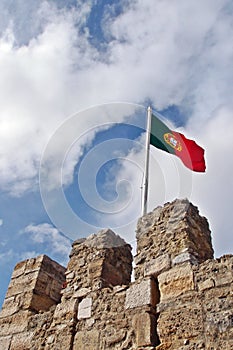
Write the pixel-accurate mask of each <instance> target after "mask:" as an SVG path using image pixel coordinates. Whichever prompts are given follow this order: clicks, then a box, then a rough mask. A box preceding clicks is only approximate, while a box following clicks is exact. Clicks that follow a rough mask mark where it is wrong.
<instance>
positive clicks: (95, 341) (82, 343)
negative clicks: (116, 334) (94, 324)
mask: <svg viewBox="0 0 233 350" xmlns="http://www.w3.org/2000/svg"><path fill="white" fill-rule="evenodd" d="M99 342H100V334H99V332H98V331H97V330H91V331H82V332H77V333H76V335H75V339H74V347H73V350H87V349H88V350H100V349H101V348H100V346H99Z"/></svg>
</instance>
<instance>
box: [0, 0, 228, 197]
mask: <svg viewBox="0 0 233 350" xmlns="http://www.w3.org/2000/svg"><path fill="white" fill-rule="evenodd" d="M227 5H229V1H227V0H224V1H222V0H221V1H220V0H218V1H215V2H213V1H211V0H205V1H202V3H201V4H199V3H197V2H196V1H194V0H193V1H189V3H188V4H187V2H186V1H184V0H182V1H173V2H170V1H167V0H166V1H163V2H161V1H153V2H151V1H149V0H145V1H143V2H142V1H139V0H138V1H135V2H133V3H132V4H130V5H128V7H127V3H125V10H124V13H122V14H121V15H120V16H119V17H112V16H111V15H110V14H109V16H106V18H107V20H106V22H105V26H104V28H105V31H108V32H109V33H110V37H112V41H110V42H109V44H108V45H107V47H106V50H105V52H104V53H103V52H98V51H97V49H95V48H93V46H92V45H91V44H90V43H89V40H88V30H86V31H85V30H84V31H81V30H79V29H80V28H83V26H84V25H85V21H86V19H87V18H88V15H89V13H90V11H91V2H90V3H89V2H88V3H85V4H84V3H82V2H79V6H78V9H77V10H76V11H74V10H72V11H68V10H57V8H56V6H55V5H54V3H53V4H51V3H50V4H49V3H48V2H46V1H44V2H42V4H41V6H40V7H39V12H38V9H37V12H35V13H37V15H38V21H39V22H40V21H41V26H40V31H39V33H38V32H37V31H36V30H35V32H34V35H36V36H35V37H34V38H31V40H30V41H29V43H28V45H22V46H15V40H16V39H15V36H14V33H13V32H10V31H9V30H8V34H5V36H4V35H3V36H2V38H1V41H0V51H1V62H0V74H1V82H0V92H1V94H0V96H1V98H0V102H1V104H0V105H1V108H0V115H1V124H0V125H1V128H0V138H1V143H2V145H3V147H1V150H2V151H1V154H0V165H1V169H2V171H1V176H0V184H1V187H2V188H5V189H7V190H9V191H10V192H12V193H13V194H18V195H20V194H22V193H23V192H24V191H26V190H28V189H33V188H34V186H35V185H36V183H37V181H36V180H37V176H38V167H39V162H40V157H41V154H42V151H43V149H44V147H45V145H46V143H47V142H48V140H49V137H50V136H51V134H52V133H53V132H54V131H55V129H56V128H57V127H58V126H59V124H60V123H61V122H62V121H64V120H65V119H66V118H67V117H68V116H69V115H70V114H72V113H74V112H77V111H78V110H80V109H82V108H86V107H89V106H91V105H93V104H100V103H103V102H109V101H118V100H124V101H131V102H143V101H144V100H145V99H147V98H148V97H149V98H151V99H152V100H153V102H154V104H155V106H156V107H158V108H165V107H167V106H168V105H170V104H177V105H181V107H182V109H183V110H187V111H189V116H190V115H191V113H192V115H193V116H195V118H200V119H202V120H203V119H208V118H209V117H211V113H212V111H214V110H215V109H216V108H218V106H219V105H220V104H222V103H226V104H227V103H228V101H229V100H230V99H231V93H230V89H229V88H228V87H229V86H230V85H231V82H232V74H233V73H232V69H231V62H232V58H233V52H232V45H231V44H230V42H229V40H228V38H229V37H231V36H232V34H233V33H232V31H233V29H232V26H231V17H230V14H229V11H230V6H229V10H228V11H227ZM148 14H150V16H148ZM190 14H192V15H190ZM43 18H46V21H44V22H43V21H42V19H43ZM149 18H150V19H149ZM42 24H43V25H42ZM5 33H6V32H5ZM109 120H111V117H108V118H107V119H105V120H103V121H109ZM119 121H120V120H119ZM91 125H92V122H90V121H84V120H80V129H77V135H78V134H79V132H80V130H82V127H84V128H86V129H87V130H88V129H89V128H90V126H91ZM63 136H64V137H66V135H63ZM15 150H17V152H15Z"/></svg>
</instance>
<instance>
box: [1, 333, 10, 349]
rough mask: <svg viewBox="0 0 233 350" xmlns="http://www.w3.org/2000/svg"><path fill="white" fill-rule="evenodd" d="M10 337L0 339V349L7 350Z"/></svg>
mask: <svg viewBox="0 0 233 350" xmlns="http://www.w3.org/2000/svg"><path fill="white" fill-rule="evenodd" d="M11 339H12V336H11V335H9V336H6V337H4V336H3V337H0V349H2V350H9V349H10V343H11Z"/></svg>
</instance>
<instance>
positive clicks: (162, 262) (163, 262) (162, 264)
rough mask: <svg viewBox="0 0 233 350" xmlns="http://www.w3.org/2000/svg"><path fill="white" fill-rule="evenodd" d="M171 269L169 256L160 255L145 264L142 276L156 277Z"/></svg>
mask: <svg viewBox="0 0 233 350" xmlns="http://www.w3.org/2000/svg"><path fill="white" fill-rule="evenodd" d="M170 267H171V260H170V257H169V254H163V255H160V256H159V257H158V258H155V259H151V260H150V261H149V262H147V263H146V264H145V267H144V276H151V275H153V276H154V277H157V276H158V275H159V274H160V273H161V272H163V271H166V270H169V269H170Z"/></svg>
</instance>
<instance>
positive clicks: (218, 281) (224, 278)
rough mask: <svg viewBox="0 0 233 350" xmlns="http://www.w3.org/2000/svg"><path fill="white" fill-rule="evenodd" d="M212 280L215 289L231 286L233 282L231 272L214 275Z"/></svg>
mask: <svg viewBox="0 0 233 350" xmlns="http://www.w3.org/2000/svg"><path fill="white" fill-rule="evenodd" d="M214 279H215V285H216V286H217V287H218V286H223V285H225V284H231V283H232V282H233V273H232V272H231V271H225V272H224V273H221V274H216V276H215V278H214Z"/></svg>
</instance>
